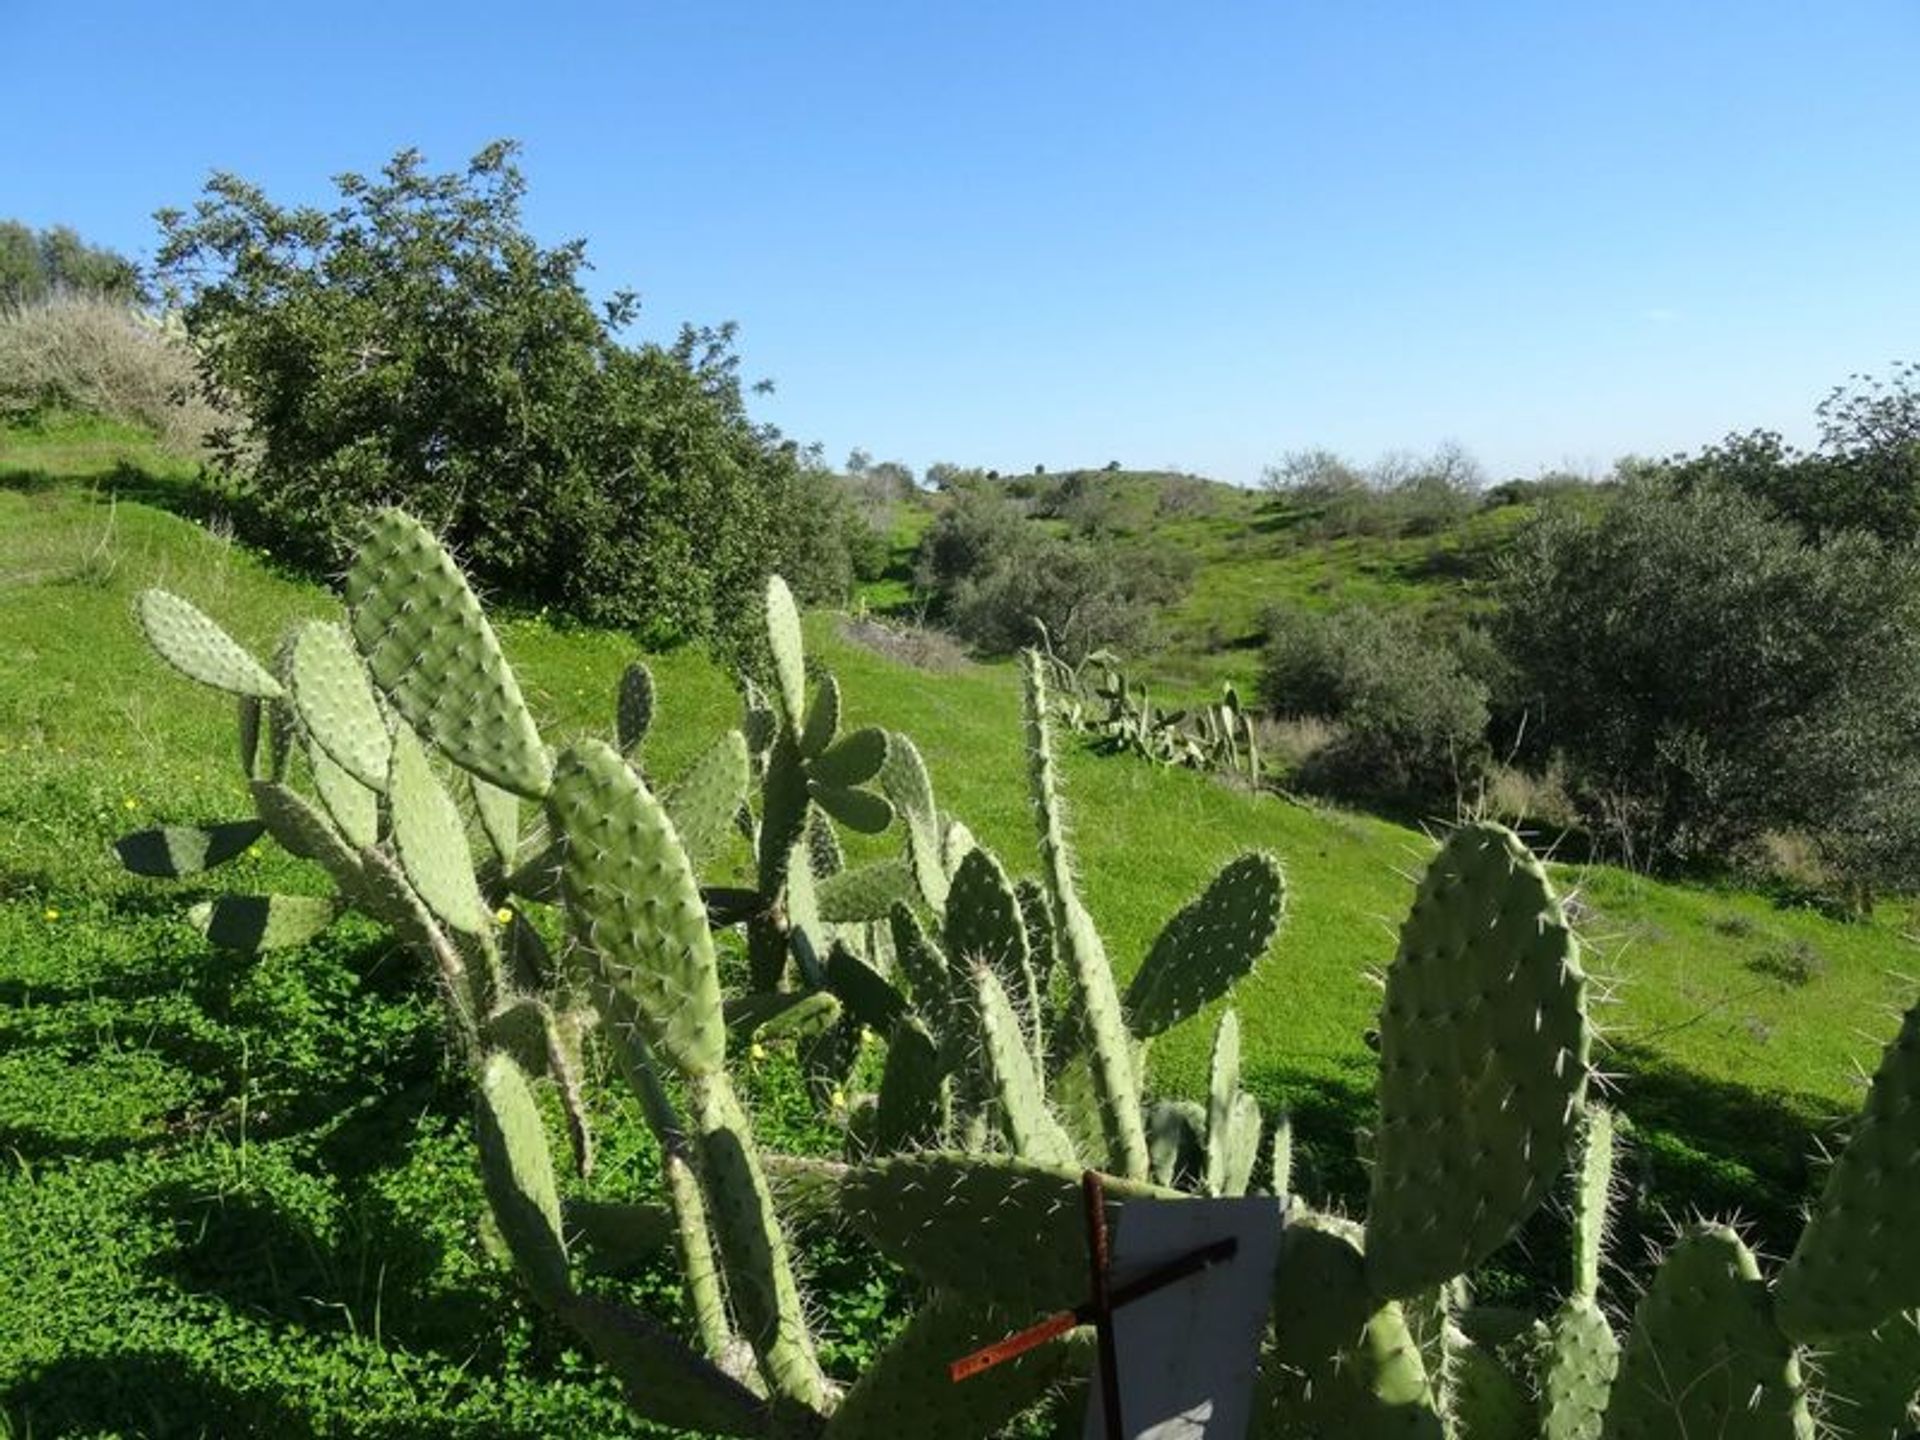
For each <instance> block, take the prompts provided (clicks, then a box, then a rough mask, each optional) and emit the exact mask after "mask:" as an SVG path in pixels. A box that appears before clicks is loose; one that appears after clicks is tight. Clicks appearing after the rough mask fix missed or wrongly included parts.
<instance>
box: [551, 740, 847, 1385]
mask: <svg viewBox="0 0 1920 1440" xmlns="http://www.w3.org/2000/svg"><path fill="white" fill-rule="evenodd" d="M608 753H609V754H611V753H612V752H608ZM555 788H556V789H558V782H557V781H556V785H555ZM716 1008H717V1007H716ZM687 1100H688V1104H689V1106H690V1109H691V1113H692V1117H693V1121H694V1128H695V1134H696V1136H697V1145H696V1153H697V1154H698V1156H699V1163H700V1170H701V1176H702V1179H703V1181H704V1184H703V1186H702V1188H703V1189H704V1190H705V1192H706V1195H707V1198H708V1203H709V1204H710V1205H711V1206H712V1207H713V1208H712V1218H713V1223H714V1233H715V1235H716V1236H717V1238H718V1239H719V1242H720V1255H721V1259H722V1262H723V1265H724V1268H725V1271H726V1280H727V1294H728V1295H729V1296H730V1297H731V1299H732V1301H733V1308H734V1313H735V1314H736V1315H737V1316H738V1317H739V1320H740V1328H741V1332H742V1333H743V1334H744V1335H745V1336H746V1338H747V1340H748V1342H749V1343H750V1344H751V1345H752V1346H753V1350H754V1354H755V1355H756V1356H757V1357H758V1359H759V1361H760V1373H761V1374H762V1376H763V1377H764V1378H765V1379H766V1382H767V1386H768V1389H769V1392H770V1393H772V1394H775V1395H781V1396H785V1397H787V1398H789V1399H791V1400H794V1401H797V1402H799V1403H800V1404H801V1405H804V1406H806V1407H807V1408H808V1409H811V1410H814V1411H816V1412H817V1411H820V1410H824V1409H825V1408H826V1405H827V1400H828V1394H829V1392H828V1388H827V1382H826V1378H825V1377H824V1376H823V1375H822V1374H821V1373H820V1365H819V1362H818V1360H817V1359H816V1358H815V1356H814V1352H813V1341H812V1338H811V1337H810V1336H809V1334H808V1333H807V1323H806V1318H805V1315H804V1313H803V1311H802V1307H801V1304H800V1291H799V1287H798V1286H797V1284H796V1283H795V1281H794V1276H793V1269H792V1266H791V1264H790V1263H789V1261H788V1259H787V1249H786V1238H785V1236H784V1235H783V1234H782V1233H781V1230H780V1225H779V1221H778V1219H777V1217H776V1215H775V1211H774V1205H773V1195H772V1192H771V1190H770V1189H769V1188H768V1186H767V1180H766V1175H765V1173H764V1172H763V1171H762V1170H761V1168H760V1161H759V1155H758V1152H757V1150H756V1149H755V1147H754V1143H753V1134H752V1130H751V1127H750V1126H749V1124H748V1122H747V1115H746V1112H745V1111H744V1110H742V1109H741V1108H740V1104H739V1101H738V1100H737V1099H736V1098H735V1097H734V1093H733V1087H732V1086H731V1084H729V1083H728V1080H727V1076H726V1072H725V1071H724V1070H722V1071H716V1072H714V1073H712V1074H709V1075H704V1076H695V1077H691V1078H690V1079H689V1082H688V1085H687Z"/></svg>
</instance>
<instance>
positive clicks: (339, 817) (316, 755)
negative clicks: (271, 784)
mask: <svg viewBox="0 0 1920 1440" xmlns="http://www.w3.org/2000/svg"><path fill="white" fill-rule="evenodd" d="M305 753H306V757H307V768H308V769H309V770H310V771H311V772H312V774H313V790H314V793H315V794H316V795H318V796H319V797H320V808H321V809H323V810H325V811H326V812H327V818H328V819H330V820H332V821H333V824H334V828H335V829H337V830H338V831H339V832H340V837H341V838H342V839H343V840H345V841H346V842H347V843H348V844H349V845H351V846H353V847H354V848H355V849H356V850H359V849H365V848H366V847H367V846H369V845H377V844H379V843H380V797H379V796H378V795H376V794H375V793H374V792H373V791H372V790H369V789H368V788H367V787H366V786H365V785H362V784H361V783H360V782H359V781H358V780H356V779H354V778H353V776H351V775H349V774H348V773H347V772H346V771H345V770H343V769H341V768H340V767H339V766H338V765H336V764H335V763H334V762H333V759H332V757H330V756H329V755H328V754H327V752H326V751H324V750H322V749H321V748H320V747H319V746H318V745H315V744H311V743H309V744H307V745H306V746H305ZM380 788H381V789H382V790H384V789H386V782H385V781H384V780H383V781H381V783H380Z"/></svg>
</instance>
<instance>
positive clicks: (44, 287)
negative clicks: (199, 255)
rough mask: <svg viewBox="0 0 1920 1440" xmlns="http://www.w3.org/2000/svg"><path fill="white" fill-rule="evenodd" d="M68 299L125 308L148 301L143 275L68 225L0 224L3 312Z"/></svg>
mask: <svg viewBox="0 0 1920 1440" xmlns="http://www.w3.org/2000/svg"><path fill="white" fill-rule="evenodd" d="M63 294H64V295H87V296H95V297H98V298H100V299H103V300H115V301H118V302H119V303H121V304H122V305H133V304H137V303H139V302H141V301H143V300H145V299H146V298H147V292H146V287H145V286H144V285H143V284H142V283H141V279H140V271H139V269H138V267H136V266H135V265H134V263H133V262H132V261H131V260H129V259H127V257H126V256H124V255H121V254H117V253H116V252H114V251H112V250H108V249H105V248H104V247H102V246H98V245H89V244H88V243H87V242H86V241H84V240H82V239H81V238H80V236H79V234H78V233H77V232H76V231H74V230H73V229H71V228H70V227H68V226H66V225H56V226H54V227H53V228H52V229H50V230H35V229H33V228H32V227H31V226H27V225H22V224H21V223H20V222H19V221H18V220H0V310H5V309H9V308H11V307H13V306H17V305H31V304H35V303H38V302H40V301H43V300H46V299H48V298H50V297H52V296H56V295H63Z"/></svg>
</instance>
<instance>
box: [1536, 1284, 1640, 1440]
mask: <svg viewBox="0 0 1920 1440" xmlns="http://www.w3.org/2000/svg"><path fill="white" fill-rule="evenodd" d="M1619 1368H1620V1342H1619V1341H1618V1340H1616V1339H1615V1338H1614V1335H1613V1327H1612V1326H1611V1325H1609V1324H1608V1323H1607V1317H1606V1314H1605V1313H1604V1312H1603V1311H1602V1310H1601V1309H1600V1307H1599V1306H1598V1305H1597V1304H1595V1303H1594V1301H1593V1299H1592V1298H1591V1297H1575V1298H1574V1299H1572V1300H1569V1301H1568V1302H1567V1303H1566V1304H1565V1305H1564V1306H1562V1307H1561V1309H1560V1312H1559V1314H1557V1315H1555V1316H1554V1317H1553V1324H1552V1325H1551V1326H1550V1327H1549V1330H1548V1334H1547V1344H1546V1348H1545V1350H1544V1351H1543V1352H1542V1354H1541V1357H1540V1440H1600V1428H1601V1424H1602V1422H1603V1421H1604V1420H1605V1418H1606V1411H1607V1395H1608V1392H1609V1391H1611V1390H1612V1389H1613V1377H1614V1373H1615V1372H1616V1371H1617V1370H1618V1369H1619Z"/></svg>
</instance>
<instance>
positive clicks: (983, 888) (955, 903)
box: [946, 849, 1043, 1041]
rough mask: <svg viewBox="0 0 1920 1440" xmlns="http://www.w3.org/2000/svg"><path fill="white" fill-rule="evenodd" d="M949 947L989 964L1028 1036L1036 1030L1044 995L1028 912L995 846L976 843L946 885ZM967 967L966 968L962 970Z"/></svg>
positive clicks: (950, 953)
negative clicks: (1030, 946) (1029, 941)
mask: <svg viewBox="0 0 1920 1440" xmlns="http://www.w3.org/2000/svg"><path fill="white" fill-rule="evenodd" d="M946 951H947V958H948V960H949V961H950V962H951V963H952V964H955V965H959V966H963V967H964V966H968V965H971V964H973V963H974V962H976V961H977V962H979V963H981V964H984V965H987V966H990V967H991V968H992V969H993V972H994V973H995V974H996V975H998V976H999V977H1000V981H1001V983H1002V984H1003V985H1004V986H1005V987H1006V989H1007V993H1008V995H1009V996H1010V997H1011V998H1012V999H1013V1000H1014V1003H1015V1006H1016V1008H1017V1011H1018V1014H1019V1016H1020V1023H1021V1025H1022V1027H1023V1028H1024V1030H1025V1032H1026V1034H1027V1036H1028V1037H1029V1040H1030V1041H1031V1040H1033V1039H1034V1038H1036V1036H1037V1029H1038V1024H1039V1020H1040V1016H1041V1014H1042V1010H1041V1002H1042V998H1043V997H1042V996H1041V995H1040V993H1039V989H1038V985H1037V982H1036V981H1035V979H1034V974H1033V961H1032V956H1031V955H1030V953H1029V952H1028V950H1027V923H1026V917H1025V916H1024V915H1022V914H1021V913H1020V898H1019V896H1018V895H1016V894H1015V893H1014V889H1013V884H1012V882H1011V881H1009V880H1008V879H1007V872H1006V871H1005V870H1003V869H1001V868H1000V862H999V861H998V860H996V859H995V858H994V856H993V852H992V851H990V850H983V849H974V850H971V851H969V852H968V853H967V857H966V858H965V859H964V860H962V861H961V862H960V867H959V869H957V870H955V871H954V872H953V882H952V885H951V887H950V888H949V889H948V891H947V915H946ZM963 973H964V972H963Z"/></svg>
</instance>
